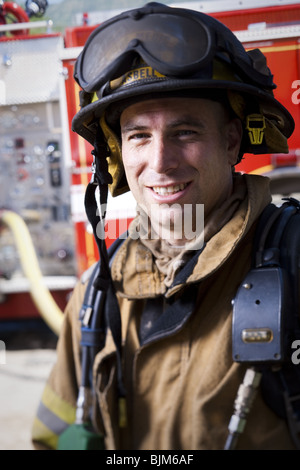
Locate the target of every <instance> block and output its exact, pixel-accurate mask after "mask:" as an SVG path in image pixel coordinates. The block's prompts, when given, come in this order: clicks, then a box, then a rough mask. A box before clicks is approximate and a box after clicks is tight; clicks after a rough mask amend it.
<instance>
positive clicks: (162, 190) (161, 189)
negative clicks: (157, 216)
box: [152, 183, 188, 196]
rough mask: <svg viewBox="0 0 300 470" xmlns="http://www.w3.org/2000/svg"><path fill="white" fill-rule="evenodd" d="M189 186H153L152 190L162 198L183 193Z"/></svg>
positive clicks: (183, 184)
mask: <svg viewBox="0 0 300 470" xmlns="http://www.w3.org/2000/svg"><path fill="white" fill-rule="evenodd" d="M187 186H188V183H182V184H176V185H174V186H153V187H152V190H153V191H154V192H155V193H156V194H159V195H160V196H165V195H169V194H176V193H179V191H183V190H184V189H185V188H186V187H187Z"/></svg>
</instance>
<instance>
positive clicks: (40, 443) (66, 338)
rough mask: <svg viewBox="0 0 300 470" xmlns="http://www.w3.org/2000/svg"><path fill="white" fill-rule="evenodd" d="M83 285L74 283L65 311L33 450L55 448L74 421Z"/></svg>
mask: <svg viewBox="0 0 300 470" xmlns="http://www.w3.org/2000/svg"><path fill="white" fill-rule="evenodd" d="M84 290H85V284H83V283H82V282H81V281H80V282H78V283H77V285H76V286H75V288H74V291H73V293H72V295H71V298H70V300H69V302H68V304H67V306H66V309H65V312H64V321H63V325H62V330H61V332H60V336H59V339H58V343H57V351H56V352H57V357H56V363H55V365H54V366H53V368H52V371H51V373H50V376H49V378H48V380H47V382H46V384H45V387H44V391H43V394H42V397H41V401H40V404H39V406H38V409H37V412H36V416H35V419H34V422H33V428H32V443H33V446H34V448H35V449H56V447H57V441H58V437H59V435H60V434H61V433H62V432H63V431H64V430H65V429H66V428H67V427H68V426H69V425H70V424H71V423H73V422H74V421H75V413H76V401H77V395H78V389H79V385H80V380H81V365H80V327H81V324H80V320H79V312H80V308H81V304H82V301H83V297H84Z"/></svg>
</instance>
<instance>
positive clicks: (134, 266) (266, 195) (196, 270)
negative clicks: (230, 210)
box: [112, 174, 271, 299]
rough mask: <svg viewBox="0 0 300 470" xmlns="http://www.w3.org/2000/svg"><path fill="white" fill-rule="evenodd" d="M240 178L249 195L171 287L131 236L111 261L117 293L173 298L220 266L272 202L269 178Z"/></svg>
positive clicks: (143, 249)
mask: <svg viewBox="0 0 300 470" xmlns="http://www.w3.org/2000/svg"><path fill="white" fill-rule="evenodd" d="M237 177H238V178H241V179H242V180H241V181H243V184H245V185H246V189H247V196H246V198H244V199H243V200H242V201H241V203H240V204H239V206H238V208H237V210H236V211H235V213H234V215H233V217H232V218H231V219H230V220H229V222H227V223H226V224H225V225H224V226H223V227H222V228H221V229H220V230H219V231H217V233H216V234H215V235H214V236H212V238H211V239H210V240H208V242H207V243H206V244H205V246H204V247H203V249H201V250H199V251H198V252H195V254H193V253H192V255H191V257H190V260H189V261H188V262H187V263H186V265H185V266H184V267H183V268H182V270H181V271H180V272H179V274H178V275H177V276H176V278H175V280H174V282H173V284H172V285H171V287H169V288H167V287H166V286H165V284H164V275H163V274H162V273H161V272H160V271H159V270H158V268H157V266H156V264H155V262H154V259H153V255H152V253H151V251H150V250H149V248H147V247H146V246H144V245H143V244H142V243H141V241H140V240H139V239H135V240H134V239H132V238H128V239H127V240H126V241H125V243H123V245H122V246H121V248H120V250H119V251H118V252H117V254H116V256H115V259H114V261H113V264H112V277H113V280H114V282H115V285H116V289H117V292H118V294H119V295H120V296H122V297H127V298H130V299H136V298H148V297H155V296H158V295H162V294H164V295H165V296H166V297H170V296H171V295H173V294H174V293H176V292H178V291H179V290H180V289H181V288H182V287H183V285H186V284H189V283H195V282H199V281H201V280H203V279H204V278H206V277H207V276H209V275H210V274H212V273H214V272H215V271H216V270H217V269H219V268H220V267H221V266H222V264H224V263H225V261H226V260H227V259H228V258H229V257H230V255H231V254H232V253H233V251H234V250H235V249H236V247H237V246H238V244H239V242H240V241H241V239H242V238H243V237H244V236H245V235H246V234H247V233H248V231H249V230H250V228H251V227H252V225H253V223H254V222H255V221H256V220H257V218H258V216H259V215H260V214H261V212H262V210H263V209H264V207H265V206H266V205H267V204H268V203H269V202H270V201H271V195H270V190H269V180H268V178H265V177H263V176H258V175H246V174H245V175H237Z"/></svg>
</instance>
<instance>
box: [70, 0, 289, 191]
mask: <svg viewBox="0 0 300 470" xmlns="http://www.w3.org/2000/svg"><path fill="white" fill-rule="evenodd" d="M74 78H75V80H76V81H77V82H78V84H79V85H80V87H81V89H82V90H81V92H80V94H81V109H80V110H79V112H78V113H77V114H76V115H75V116H74V118H73V122H72V129H73V130H74V131H75V132H77V133H78V134H79V135H81V136H82V137H83V138H84V139H86V140H87V141H88V142H90V143H91V144H92V145H95V142H96V140H98V145H97V146H98V148H101V149H102V151H101V152H100V154H101V155H99V153H98V158H106V159H107V161H108V168H109V172H110V174H111V176H112V182H111V184H110V185H109V188H110V192H111V194H112V195H113V196H117V195H119V194H122V193H124V192H126V191H127V190H128V185H127V181H126V177H125V174H124V168H123V164H122V157H121V142H120V133H119V130H118V118H119V116H120V114H121V112H122V110H123V109H125V107H126V106H128V105H130V104H132V103H134V102H137V101H141V100H146V99H150V98H153V97H159V96H163V95H166V96H193V97H208V98H211V99H219V98H220V95H222V97H223V99H226V101H227V102H228V104H229V105H230V108H231V110H232V111H233V112H234V115H236V116H238V117H239V118H240V119H241V121H242V123H243V128H244V132H243V140H242V145H241V151H240V155H239V161H240V159H241V158H242V156H243V154H244V153H253V154H262V153H275V152H276V153H279V152H280V153H287V152H288V145H287V139H288V138H289V137H290V135H291V134H292V132H293V130H294V121H293V118H292V116H291V115H290V113H289V112H288V111H287V109H286V108H285V107H284V106H283V105H282V104H281V103H279V102H278V101H277V100H276V99H275V98H274V94H273V90H274V89H275V88H276V85H275V84H274V82H273V76H272V74H271V71H270V70H269V68H268V67H267V64H266V58H265V56H264V55H263V54H262V52H261V51H260V50H259V49H254V50H252V51H248V52H246V50H245V49H244V47H243V45H242V44H241V42H240V41H239V40H238V39H237V37H236V36H235V35H234V34H233V33H232V32H231V31H230V30H229V29H228V28H227V27H226V26H225V25H223V24H222V23H220V22H219V21H218V20H216V19H214V18H213V17H211V16H209V15H206V14H204V13H201V12H197V11H193V10H189V9H183V8H175V7H168V6H166V5H162V4H160V3H148V4H146V5H145V6H144V7H143V8H137V9H133V10H129V11H126V12H124V13H121V14H120V15H118V16H116V17H114V18H111V19H109V20H107V21H106V22H104V23H102V24H101V25H100V26H98V27H97V28H96V29H95V30H94V31H93V32H92V34H91V35H90V37H89V38H88V40H87V42H86V45H85V46H84V48H83V50H82V52H81V54H80V55H79V57H78V59H77V61H76V65H75V72H74ZM99 140H100V145H99ZM101 144H102V145H101Z"/></svg>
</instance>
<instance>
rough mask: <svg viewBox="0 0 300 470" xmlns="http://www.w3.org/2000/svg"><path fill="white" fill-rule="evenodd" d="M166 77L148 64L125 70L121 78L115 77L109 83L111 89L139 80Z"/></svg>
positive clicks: (147, 80)
mask: <svg viewBox="0 0 300 470" xmlns="http://www.w3.org/2000/svg"><path fill="white" fill-rule="evenodd" d="M162 78H166V76H165V75H163V74H161V73H159V72H158V71H157V70H155V69H153V68H152V67H150V66H148V65H147V66H144V67H139V68H136V69H134V70H131V71H130V72H127V73H126V74H125V75H123V76H122V77H121V78H117V79H116V80H113V81H112V82H111V83H110V86H111V88H112V89H113V90H115V89H116V88H120V87H122V86H128V85H132V84H133V83H136V82H139V81H145V82H149V81H151V80H153V81H156V80H157V79H162Z"/></svg>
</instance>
